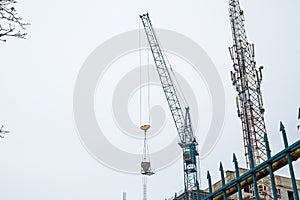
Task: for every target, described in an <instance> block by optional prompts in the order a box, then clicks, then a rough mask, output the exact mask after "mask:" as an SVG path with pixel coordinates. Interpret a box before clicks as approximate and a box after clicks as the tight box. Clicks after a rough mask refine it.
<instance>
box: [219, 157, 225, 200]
mask: <svg viewBox="0 0 300 200" xmlns="http://www.w3.org/2000/svg"><path fill="white" fill-rule="evenodd" d="M220 172H221V180H222V187H224V186H225V185H226V183H225V177H224V170H223V165H222V162H220ZM223 198H224V200H227V194H226V190H225V189H224V191H223Z"/></svg>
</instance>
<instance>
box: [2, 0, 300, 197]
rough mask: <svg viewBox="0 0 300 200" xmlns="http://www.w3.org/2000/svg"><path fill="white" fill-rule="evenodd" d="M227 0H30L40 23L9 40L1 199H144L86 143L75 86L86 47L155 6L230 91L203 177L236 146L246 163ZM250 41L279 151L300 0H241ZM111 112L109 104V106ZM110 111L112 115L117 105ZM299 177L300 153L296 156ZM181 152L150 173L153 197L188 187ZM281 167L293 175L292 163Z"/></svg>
mask: <svg viewBox="0 0 300 200" xmlns="http://www.w3.org/2000/svg"><path fill="white" fill-rule="evenodd" d="M227 4H228V2H227V1H204V0H200V1H195V0H191V1H178V0H173V1H171V0H165V1H159V0H153V1H143V0H142V1H137V0H129V1H120V0H111V1H103V0H98V1H96V0H88V1H69V0H65V1H57V0H53V1H33V0H28V1H22V2H19V3H18V5H17V6H16V8H17V9H18V11H19V13H20V15H21V16H22V17H23V18H24V19H25V20H26V21H28V22H30V23H31V24H32V25H31V26H30V27H29V28H28V37H27V39H26V40H17V39H9V40H8V42H6V43H0V55H1V79H0V91H1V94H2V98H1V103H0V109H1V111H2V112H1V113H2V115H1V116H0V123H1V124H4V125H5V128H6V129H8V130H10V131H11V134H9V135H8V136H6V138H5V139H1V140H0V151H1V157H0V163H1V165H0V171H1V176H0V177H1V178H0V180H1V181H0V199H6V200H21V199H28V200H29V199H30V200H38V199H44V200H48V199H49V200H50V199H51V200H53V199H57V200H66V199H72V200H79V199H89V200H96V199H101V198H110V199H121V198H122V192H127V195H128V198H127V199H128V200H133V199H141V198H142V193H141V189H142V186H141V183H142V179H141V177H140V176H137V175H128V174H122V173H119V172H116V171H113V170H111V169H109V168H107V167H105V166H103V165H101V164H100V163H98V162H97V161H96V160H94V159H93V158H92V156H91V155H90V154H89V153H88V152H87V151H86V150H85V149H84V147H83V146H82V145H81V142H80V139H79V137H78V134H77V132H76V128H75V124H74V120H73V108H72V103H73V102H72V101H73V99H72V98H73V89H74V85H75V80H76V77H77V75H78V72H79V70H80V68H81V66H82V64H83V62H84V61H85V59H86V58H87V56H88V55H89V54H90V53H91V52H92V51H93V50H94V49H95V48H96V47H98V46H99V45H100V44H101V43H102V42H104V41H106V40H107V39H109V38H111V37H112V36H114V35H117V34H120V33H122V32H125V31H129V30H133V29H137V28H138V26H139V25H138V23H139V22H138V20H139V17H138V15H139V14H142V13H145V12H149V13H150V15H151V19H152V22H153V24H154V26H155V27H157V28H163V29H169V30H173V31H176V32H179V33H182V34H184V35H186V36H188V37H189V38H191V39H192V40H194V41H196V42H197V43H198V44H199V45H200V46H201V47H202V48H203V49H204V50H205V51H206V52H207V53H208V55H209V56H210V57H211V59H212V60H213V62H214V64H215V65H216V67H217V69H218V72H219V74H220V76H221V78H222V81H223V85H224V88H225V93H226V119H225V122H224V128H223V132H222V136H221V138H220V140H219V142H218V143H217V146H216V147H215V149H214V150H213V151H212V153H211V154H210V155H209V156H208V157H206V158H205V159H203V160H201V172H202V174H201V177H202V186H203V187H205V186H206V171H207V170H208V169H209V170H210V172H211V174H212V178H213V180H214V181H216V180H218V179H219V177H220V176H219V162H220V161H222V162H223V166H224V168H225V169H233V164H232V153H233V152H235V153H236V154H237V157H238V159H239V163H240V165H241V166H244V156H243V151H244V150H243V148H242V134H241V128H240V120H239V119H238V118H237V115H236V108H235V102H234V98H235V96H236V92H235V91H234V88H233V87H232V85H231V81H230V77H229V71H230V70H231V69H232V67H231V66H232V63H231V60H230V58H229V53H228V46H231V45H232V39H231V32H230V31H231V30H230V25H229V19H228V5H227ZM241 4H242V8H243V9H244V11H245V18H246V22H245V23H246V29H247V34H248V39H249V42H254V43H255V50H256V51H255V52H256V61H257V64H258V65H264V70H263V75H264V81H263V85H262V92H263V97H264V103H265V108H266V114H265V117H266V123H267V128H268V133H269V137H270V142H271V148H272V150H273V153H277V152H278V151H279V150H281V149H282V146H283V144H282V141H281V135H280V133H279V131H278V129H279V121H280V120H283V121H284V122H285V125H286V129H287V132H288V137H289V141H290V143H292V142H294V141H296V140H298V139H299V137H300V134H299V131H296V125H297V123H298V121H297V109H298V107H300V103H299V100H300V92H299V89H298V87H299V85H300V79H299V74H300V67H299V66H300V57H299V55H300V40H299V38H298V36H299V35H300V28H299V27H300V21H299V8H300V2H298V1H293V0H288V1H285V2H283V1H279V0H275V1H274V0H273V1H271V0H266V1H263V2H262V1H259V0H253V1H251V2H250V1H242V2H241ZM104 114H107V113H104ZM108 117H109V115H108ZM294 166H295V172H296V175H297V177H298V178H300V163H299V161H298V162H296V163H294ZM182 173H183V172H182V163H181V160H179V161H177V162H176V163H175V164H173V165H172V166H170V167H169V168H166V169H165V170H163V171H160V172H158V173H157V174H156V175H154V176H153V177H151V178H149V179H148V189H149V191H148V198H149V200H151V199H153V200H154V199H164V198H166V197H170V196H171V195H173V194H174V193H175V192H176V191H179V190H180V189H181V188H182V185H183V180H182V176H183V174H182ZM279 174H283V175H288V172H287V171H286V170H281V171H280V172H279Z"/></svg>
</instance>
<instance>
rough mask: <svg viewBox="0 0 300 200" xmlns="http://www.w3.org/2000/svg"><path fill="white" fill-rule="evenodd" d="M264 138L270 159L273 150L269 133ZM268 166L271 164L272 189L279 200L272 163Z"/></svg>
mask: <svg viewBox="0 0 300 200" xmlns="http://www.w3.org/2000/svg"><path fill="white" fill-rule="evenodd" d="M264 140H265V145H266V150H267V157H268V159H270V158H271V150H270V145H269V140H268V136H267V134H265V136H264ZM268 166H269V172H270V178H271V186H272V191H273V199H274V200H277V198H278V197H277V189H276V183H275V178H274V173H273V166H272V163H269V164H268Z"/></svg>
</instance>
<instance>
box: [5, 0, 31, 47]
mask: <svg viewBox="0 0 300 200" xmlns="http://www.w3.org/2000/svg"><path fill="white" fill-rule="evenodd" d="M15 3H17V2H16V1H15V0H0V41H4V42H6V38H7V37H17V38H22V39H24V38H25V36H26V35H27V33H26V32H25V29H26V26H28V25H29V23H26V22H23V19H22V18H21V17H20V16H18V13H17V11H16V9H15V7H14V6H13V5H14V4H15Z"/></svg>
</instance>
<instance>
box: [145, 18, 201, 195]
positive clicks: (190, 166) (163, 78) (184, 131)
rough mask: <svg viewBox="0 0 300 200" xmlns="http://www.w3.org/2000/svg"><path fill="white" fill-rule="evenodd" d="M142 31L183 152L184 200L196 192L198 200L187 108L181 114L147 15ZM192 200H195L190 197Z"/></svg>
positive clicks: (196, 151) (194, 140)
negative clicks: (145, 36)
mask: <svg viewBox="0 0 300 200" xmlns="http://www.w3.org/2000/svg"><path fill="white" fill-rule="evenodd" d="M140 18H141V20H142V22H143V25H144V29H145V32H146V35H147V39H148V42H149V46H150V49H151V52H152V55H153V58H154V62H155V65H156V69H157V72H158V75H159V78H160V82H161V84H162V88H163V91H164V94H165V97H166V99H167V102H168V105H169V108H170V111H171V113H172V117H173V120H174V122H175V126H176V129H177V132H178V136H179V139H180V143H179V145H180V147H181V148H182V151H183V166H184V186H185V199H186V200H188V199H189V196H190V195H189V192H191V191H197V197H196V198H197V199H200V191H199V182H198V173H197V160H196V159H197V158H196V157H197V155H198V150H197V145H198V144H197V142H196V139H195V137H194V134H193V129H192V124H191V119H190V112H189V107H186V108H185V114H184V113H183V110H182V107H181V105H180V101H179V98H178V96H177V94H176V89H175V86H174V84H173V81H172V78H171V76H170V72H169V70H168V67H167V64H166V60H165V57H164V54H163V53H162V49H161V48H160V45H159V42H158V39H157V37H156V35H155V31H154V28H153V27H152V24H151V21H150V18H149V14H148V13H147V14H143V15H140ZM192 199H195V198H193V197H192Z"/></svg>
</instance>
